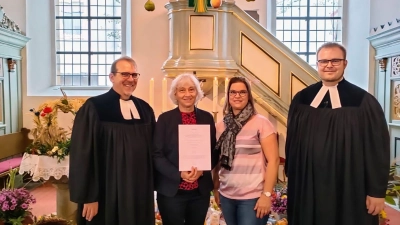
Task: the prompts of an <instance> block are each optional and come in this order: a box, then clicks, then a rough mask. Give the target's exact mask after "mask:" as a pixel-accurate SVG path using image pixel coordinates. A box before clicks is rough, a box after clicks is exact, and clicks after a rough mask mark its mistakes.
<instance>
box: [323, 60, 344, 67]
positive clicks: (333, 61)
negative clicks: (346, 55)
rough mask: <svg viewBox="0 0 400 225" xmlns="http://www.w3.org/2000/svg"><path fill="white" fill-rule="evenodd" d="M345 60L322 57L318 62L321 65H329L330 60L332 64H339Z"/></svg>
mask: <svg viewBox="0 0 400 225" xmlns="http://www.w3.org/2000/svg"><path fill="white" fill-rule="evenodd" d="M343 60H345V59H320V60H318V61H317V62H318V65H320V66H327V65H328V64H329V62H331V64H332V66H339V65H340V63H342V61H343Z"/></svg>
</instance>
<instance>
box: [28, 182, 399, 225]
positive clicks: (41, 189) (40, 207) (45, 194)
mask: <svg viewBox="0 0 400 225" xmlns="http://www.w3.org/2000/svg"><path fill="white" fill-rule="evenodd" d="M36 185H37V187H36V188H33V189H32V191H31V193H32V194H33V196H35V198H36V201H37V202H36V204H33V205H32V213H33V215H35V216H41V215H48V214H51V213H55V212H56V189H55V188H54V187H53V186H52V184H51V183H50V182H46V183H44V184H40V185H38V184H36ZM36 185H35V186H36ZM385 210H386V212H387V216H388V218H389V219H390V221H389V225H399V224H400V210H398V211H397V210H395V209H393V208H391V207H390V206H386V209H385Z"/></svg>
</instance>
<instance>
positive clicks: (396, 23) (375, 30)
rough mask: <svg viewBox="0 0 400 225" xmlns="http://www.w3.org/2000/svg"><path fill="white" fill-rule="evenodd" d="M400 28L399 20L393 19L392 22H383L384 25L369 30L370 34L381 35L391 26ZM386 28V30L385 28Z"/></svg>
mask: <svg viewBox="0 0 400 225" xmlns="http://www.w3.org/2000/svg"><path fill="white" fill-rule="evenodd" d="M386 24H387V25H388V26H386ZM392 25H393V26H400V18H395V19H394V20H392V21H387V22H385V23H383V24H380V25H378V26H376V27H373V28H371V29H370V34H376V33H381V32H384V31H385V30H387V29H391V28H390V27H391V26H392ZM385 27H386V28H385Z"/></svg>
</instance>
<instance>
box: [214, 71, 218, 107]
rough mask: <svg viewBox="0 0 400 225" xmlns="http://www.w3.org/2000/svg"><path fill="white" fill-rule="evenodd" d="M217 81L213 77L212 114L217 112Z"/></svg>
mask: <svg viewBox="0 0 400 225" xmlns="http://www.w3.org/2000/svg"><path fill="white" fill-rule="evenodd" d="M217 107H218V79H217V78H216V77H214V82H213V112H218V109H217Z"/></svg>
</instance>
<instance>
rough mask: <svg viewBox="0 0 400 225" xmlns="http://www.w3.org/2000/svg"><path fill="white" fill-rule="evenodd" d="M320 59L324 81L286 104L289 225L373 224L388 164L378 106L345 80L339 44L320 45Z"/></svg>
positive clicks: (383, 123) (380, 204) (343, 56)
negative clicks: (289, 103)
mask: <svg viewBox="0 0 400 225" xmlns="http://www.w3.org/2000/svg"><path fill="white" fill-rule="evenodd" d="M317 59H318V61H317V63H318V73H319V76H320V78H321V80H322V81H321V82H318V83H316V84H313V85H311V86H309V87H307V88H305V89H303V90H302V91H300V92H299V93H297V94H296V95H295V97H294V98H293V100H292V103H291V105H290V109H289V116H288V127H287V139H286V165H285V171H286V174H287V176H288V222H289V225H336V224H341V225H353V224H362V225H376V224H378V214H379V212H380V211H381V210H382V209H383V207H384V204H385V203H384V201H385V200H384V197H385V193H386V187H387V183H388V179H389V167H390V147H389V132H388V128H387V123H386V120H385V116H384V113H383V110H382V108H381V106H380V105H379V103H378V102H377V100H376V99H375V98H374V97H373V96H372V95H370V94H369V93H368V92H366V91H365V90H363V89H361V88H359V87H357V86H355V85H354V84H351V83H350V82H348V81H346V80H345V79H344V78H343V74H344V69H345V68H346V65H347V60H346V49H345V48H344V47H343V46H341V45H340V44H337V43H325V44H324V45H322V46H321V47H320V48H319V49H318V51H317Z"/></svg>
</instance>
